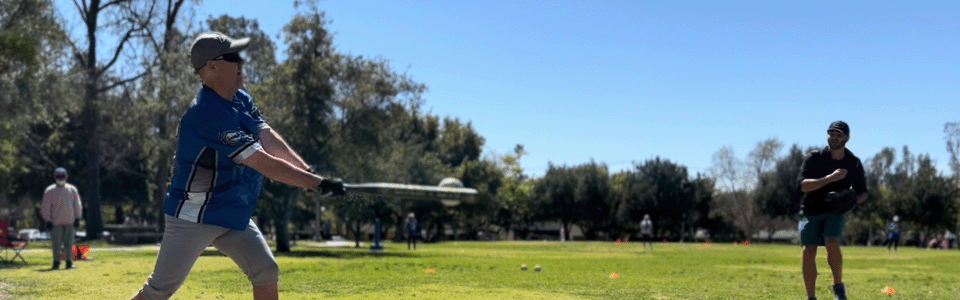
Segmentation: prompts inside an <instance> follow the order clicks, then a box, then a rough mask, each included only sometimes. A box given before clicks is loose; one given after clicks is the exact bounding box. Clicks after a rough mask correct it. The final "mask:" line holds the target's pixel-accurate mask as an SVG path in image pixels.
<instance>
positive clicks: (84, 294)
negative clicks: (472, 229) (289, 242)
mask: <svg viewBox="0 0 960 300" xmlns="http://www.w3.org/2000/svg"><path fill="white" fill-rule="evenodd" d="M109 247H112V246H109V245H102V244H100V245H98V246H96V247H95V248H94V250H92V252H91V253H90V256H91V257H92V258H93V259H92V260H89V261H81V262H78V263H77V265H78V268H77V269H74V270H60V271H49V270H48V268H49V267H50V254H49V252H47V251H46V250H45V249H42V248H35V250H32V251H31V252H29V253H26V254H25V256H26V258H27V261H28V262H29V265H27V266H23V265H22V264H20V265H10V264H0V299H4V300H6V299H125V298H128V297H129V296H131V295H132V294H133V293H134V292H135V291H137V290H138V289H139V288H140V286H141V285H142V284H143V283H144V281H145V280H146V279H147V276H148V275H149V274H150V272H151V271H152V269H153V264H154V261H155V258H156V250H155V249H144V248H140V249H136V248H133V250H129V249H128V250H127V251H116V250H115V249H109ZM843 250H844V252H843V254H844V258H845V262H844V278H845V280H844V281H845V282H846V283H847V289H848V294H849V295H850V296H851V297H852V298H851V299H960V252H955V251H936V250H934V251H928V250H924V249H917V248H901V249H900V253H899V254H897V255H889V254H887V251H886V248H880V247H873V248H866V247H844V248H843ZM819 254H820V255H819V256H818V264H817V265H818V268H819V271H820V277H819V278H818V281H817V283H818V287H817V294H818V296H819V297H820V298H821V299H833V295H832V293H831V291H830V288H829V286H830V284H831V282H832V277H831V275H830V269H829V267H828V266H827V264H826V251H825V250H824V249H823V248H821V249H820V252H819ZM277 260H278V262H279V263H280V266H281V277H280V289H281V291H280V292H281V298H283V299H549V300H563V299H805V297H804V296H805V295H804V288H803V283H802V281H801V277H800V248H799V247H798V246H784V245H762V244H761V245H758V244H752V245H750V246H734V245H732V244H722V245H720V244H714V245H712V246H707V245H704V244H676V243H673V244H667V245H664V244H660V243H658V244H656V251H655V252H649V251H647V252H645V251H643V247H642V246H641V245H640V244H639V243H631V244H629V245H617V244H615V243H610V242H607V243H601V242H567V243H558V242H447V243H440V244H423V245H421V247H420V250H418V251H407V250H406V245H405V244H392V243H387V245H386V251H384V252H383V253H382V254H372V253H370V251H369V250H367V249H353V248H314V247H306V246H301V247H297V248H295V249H294V251H293V252H292V253H289V254H278V257H277ZM521 264H527V265H528V266H530V270H528V271H521V270H520V265H521ZM537 264H539V265H541V266H543V271H542V272H540V273H537V272H534V271H533V266H534V265H537ZM427 269H433V270H435V273H433V274H428V273H426V270H427ZM611 273H617V274H619V276H620V277H619V278H617V279H611V278H610V274H611ZM885 286H891V287H893V288H895V289H896V290H897V293H895V294H893V295H886V294H882V293H880V290H881V289H882V288H883V287H885ZM250 298H251V287H250V284H249V283H248V281H247V280H246V278H245V276H244V275H243V274H242V272H240V270H239V269H238V268H237V267H236V265H235V264H234V263H233V262H232V261H231V260H230V259H229V258H227V257H225V256H222V255H220V254H219V252H217V251H207V252H206V253H205V254H204V256H202V257H201V258H200V259H199V260H198V262H197V264H196V265H195V266H194V268H193V272H192V273H191V274H190V276H189V277H188V278H187V281H186V283H184V285H183V287H182V288H181V289H180V290H179V291H178V292H177V294H176V295H175V296H174V298H173V299H250Z"/></svg>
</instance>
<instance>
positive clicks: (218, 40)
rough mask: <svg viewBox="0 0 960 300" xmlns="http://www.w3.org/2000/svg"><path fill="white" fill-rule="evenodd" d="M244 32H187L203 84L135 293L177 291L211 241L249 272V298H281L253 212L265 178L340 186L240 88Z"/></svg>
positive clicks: (183, 126)
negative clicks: (154, 246)
mask: <svg viewBox="0 0 960 300" xmlns="http://www.w3.org/2000/svg"><path fill="white" fill-rule="evenodd" d="M249 41H250V39H248V38H245V39H239V40H235V39H232V38H230V37H228V36H226V35H224V34H222V33H219V32H208V33H203V34H200V35H199V36H198V37H197V38H196V39H194V41H193V44H192V46H191V49H190V61H191V64H192V67H193V70H194V71H195V72H196V74H198V75H200V79H201V80H202V86H201V87H200V91H199V92H198V93H197V97H196V98H195V99H194V100H193V103H191V104H190V106H189V107H188V108H187V111H186V112H185V113H184V114H183V117H181V118H180V126H179V130H178V133H177V145H176V149H177V151H176V157H175V159H174V172H173V177H172V178H171V182H170V186H169V188H168V190H167V196H166V198H165V199H164V201H163V211H164V214H165V219H164V222H165V224H166V230H165V231H164V233H163V241H162V242H161V244H160V252H159V253H158V254H157V262H156V265H155V267H154V269H153V273H152V274H151V275H150V277H149V278H148V279H147V282H146V284H144V285H143V288H142V289H141V290H140V291H139V292H138V293H137V294H136V295H135V296H134V297H133V299H136V300H143V299H149V300H157V299H168V298H170V297H171V296H173V294H174V293H175V292H176V291H177V289H179V288H180V286H181V285H182V284H183V281H184V280H185V279H186V278H187V275H188V274H189V273H190V269H192V268H193V265H194V263H195V262H196V261H197V259H198V258H199V257H200V254H202V253H203V251H204V249H206V248H207V246H209V245H213V246H214V247H216V248H217V249H218V250H220V252H223V253H224V254H226V255H227V256H229V257H230V258H231V259H232V260H233V261H234V263H236V264H237V266H238V267H240V269H241V270H242V271H243V273H244V274H246V276H247V279H248V280H249V281H250V283H251V285H252V286H253V288H252V289H253V299H255V300H263V299H278V298H279V292H278V282H279V274H280V268H279V265H278V264H277V261H276V259H275V258H274V256H273V253H272V252H270V246H269V245H267V241H266V239H265V238H264V236H263V234H262V233H261V232H260V229H259V228H258V227H257V224H256V223H254V222H253V220H252V219H251V217H252V215H253V212H254V210H255V209H256V208H257V200H258V199H259V198H260V188H261V185H262V183H263V177H264V176H266V177H267V178H270V179H273V180H276V181H279V182H283V183H286V184H288V185H291V186H296V187H300V188H304V189H307V190H311V191H320V192H322V193H325V194H333V195H343V194H345V193H346V190H345V189H344V186H343V183H342V182H339V181H337V180H331V179H329V178H323V177H320V176H317V175H314V174H313V173H312V172H311V171H310V169H311V168H310V166H309V165H307V164H306V163H305V162H304V161H303V159H301V158H300V156H299V155H297V153H296V152H294V151H293V150H292V149H290V147H289V146H287V143H286V142H285V141H284V140H283V138H282V137H281V136H280V134H279V133H277V132H276V131H274V130H273V129H272V128H271V127H270V126H269V125H268V124H267V122H266V120H264V118H263V117H262V116H261V115H260V111H259V110H258V109H257V107H256V105H254V101H253V97H252V96H250V94H247V92H245V91H243V90H241V89H240V88H241V87H243V62H244V60H243V58H242V57H241V56H240V53H239V52H240V51H241V50H243V49H245V48H247V44H248V43H249Z"/></svg>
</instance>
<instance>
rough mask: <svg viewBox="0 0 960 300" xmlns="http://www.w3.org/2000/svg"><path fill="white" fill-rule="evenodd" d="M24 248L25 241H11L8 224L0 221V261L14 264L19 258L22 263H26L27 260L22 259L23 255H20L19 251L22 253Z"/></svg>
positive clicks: (25, 245)
mask: <svg viewBox="0 0 960 300" xmlns="http://www.w3.org/2000/svg"><path fill="white" fill-rule="evenodd" d="M25 247H27V242H26V241H22V240H19V238H18V239H17V240H14V239H13V235H11V234H10V225H9V223H7V221H0V261H4V262H16V261H17V257H19V258H20V260H21V261H23V263H27V260H26V259H23V255H20V251H23V248H25ZM11 254H12V255H13V256H11Z"/></svg>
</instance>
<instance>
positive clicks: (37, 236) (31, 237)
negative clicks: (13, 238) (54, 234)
mask: <svg viewBox="0 0 960 300" xmlns="http://www.w3.org/2000/svg"><path fill="white" fill-rule="evenodd" d="M17 233H18V234H19V235H20V238H21V239H25V240H28V241H36V240H49V239H50V234H48V233H46V232H40V229H36V228H27V229H20V231H19V232H17Z"/></svg>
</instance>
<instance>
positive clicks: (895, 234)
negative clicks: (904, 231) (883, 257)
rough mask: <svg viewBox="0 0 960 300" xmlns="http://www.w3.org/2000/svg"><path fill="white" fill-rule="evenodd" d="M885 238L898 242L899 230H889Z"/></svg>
mask: <svg viewBox="0 0 960 300" xmlns="http://www.w3.org/2000/svg"><path fill="white" fill-rule="evenodd" d="M887 239H888V240H891V241H897V242H899V241H900V233H899V232H891V233H890V235H888V236H887Z"/></svg>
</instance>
